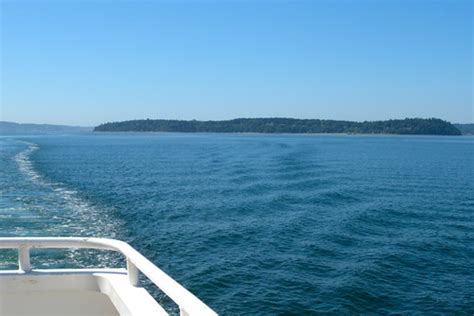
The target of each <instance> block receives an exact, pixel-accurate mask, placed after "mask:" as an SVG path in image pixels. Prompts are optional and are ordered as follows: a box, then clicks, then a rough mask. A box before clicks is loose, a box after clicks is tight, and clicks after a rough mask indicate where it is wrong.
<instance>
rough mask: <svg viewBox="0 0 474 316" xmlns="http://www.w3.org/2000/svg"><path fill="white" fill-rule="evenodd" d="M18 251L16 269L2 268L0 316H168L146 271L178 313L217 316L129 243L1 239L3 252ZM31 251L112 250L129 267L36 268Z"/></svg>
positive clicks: (92, 240)
mask: <svg viewBox="0 0 474 316" xmlns="http://www.w3.org/2000/svg"><path fill="white" fill-rule="evenodd" d="M15 248H16V249H17V250H18V266H19V268H18V270H0V315H2V316H9V315H12V316H13V315H14V316H19V315H48V316H49V315H58V316H59V315H62V316H64V315H90V316H95V315H139V316H147V315H168V314H167V312H166V311H165V310H164V309H163V307H161V306H160V305H159V304H158V302H156V301H155V299H154V298H153V297H152V296H151V295H150V294H149V293H148V292H147V291H146V290H145V289H144V288H143V287H140V286H139V285H138V275H139V273H140V272H141V273H143V274H144V275H145V276H146V277H148V279H150V280H151V281H152V282H153V283H154V284H155V285H156V286H157V287H158V288H159V289H160V290H161V291H163V292H164V293H165V294H166V295H167V296H168V297H169V298H171V299H172V300H173V301H174V302H175V303H176V304H177V305H178V307H179V310H180V314H181V315H183V316H187V315H203V316H214V315H217V314H216V313H215V312H214V311H213V310H212V309H210V308H209V307H208V306H207V305H205V304H204V303H203V302H202V301H200V300H199V299H198V298H197V297H195V296H194V295H193V294H191V293H190V292H189V291H188V290H186V289H185V288H184V287H182V286H181V285H180V284H179V283H177V282H176V281H175V280H173V279H172V278H171V277H170V276H168V275H167V274H166V273H164V272H163V271H161V270H160V269H159V268H157V267H156V266H155V265H154V264H153V263H151V262H150V261H148V260H147V259H146V258H145V257H143V256H142V255H141V254H140V253H138V252H137V251H136V250H135V249H133V248H132V247H130V246H129V245H128V244H126V243H123V242H120V241H117V240H110V239H97V238H73V237H63V238H0V249H15ZM31 248H92V249H105V250H113V251H117V252H120V253H122V254H123V255H124V256H125V258H126V259H127V269H124V268H100V269H32V268H31V266H30V258H29V251H30V249H31Z"/></svg>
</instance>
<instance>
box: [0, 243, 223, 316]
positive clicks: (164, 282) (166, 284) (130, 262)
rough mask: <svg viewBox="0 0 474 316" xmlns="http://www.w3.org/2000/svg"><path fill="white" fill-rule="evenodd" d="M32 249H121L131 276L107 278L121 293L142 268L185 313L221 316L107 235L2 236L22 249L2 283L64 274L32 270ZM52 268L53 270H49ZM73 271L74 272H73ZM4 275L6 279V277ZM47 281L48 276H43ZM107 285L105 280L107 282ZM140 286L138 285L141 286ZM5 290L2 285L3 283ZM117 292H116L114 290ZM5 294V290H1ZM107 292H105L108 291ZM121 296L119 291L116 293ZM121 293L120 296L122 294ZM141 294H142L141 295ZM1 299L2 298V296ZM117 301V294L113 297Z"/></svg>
mask: <svg viewBox="0 0 474 316" xmlns="http://www.w3.org/2000/svg"><path fill="white" fill-rule="evenodd" d="M32 248H88V249H104V250H112V251H117V252H119V253H121V254H123V255H124V256H125V257H126V259H127V274H128V276H127V275H124V273H123V272H122V275H121V277H117V278H116V280H119V281H116V280H115V279H114V280H112V279H111V278H110V276H108V278H106V279H107V282H108V283H107V284H108V285H107V286H108V287H110V288H114V286H112V285H111V284H114V282H115V283H117V282H118V283H117V284H120V286H115V289H120V293H122V294H123V292H124V291H125V290H128V289H127V287H128V288H130V289H131V292H130V293H132V292H133V288H136V285H137V284H138V274H139V271H140V272H142V273H143V274H144V275H145V276H146V277H147V278H148V279H150V280H151V281H152V282H153V283H154V284H155V285H156V286H157V287H158V288H159V289H160V290H161V291H163V292H164V293H165V294H166V295H168V296H169V297H170V298H171V299H172V300H173V301H174V302H175V303H176V304H177V305H178V306H179V308H180V311H181V314H182V315H190V316H194V315H203V316H206V315H217V314H216V313H215V312H214V311H213V310H212V309H210V308H209V307H208V306H207V305H205V304H204V303H203V302H202V301H201V300H199V299H198V298H197V297H196V296H194V295H193V294H192V293H191V292H189V291H188V290H186V289H185V288H184V287H183V286H181V285H180V284H179V283H178V282H176V281H175V280H173V279H172V278H171V277H170V276H168V275H167V274H166V273H165V272H163V271H162V270H160V269H159V268H158V267H156V266H155V265H154V264H153V263H151V262H150V261H149V260H148V259H146V258H145V257H144V256H143V255H141V254H140V253H139V252H138V251H136V250H135V249H134V248H132V247H131V246H130V245H128V244H127V243H125V242H122V241H118V240H113V239H103V238H79V237H27V238H0V249H17V250H18V266H19V270H14V271H0V282H1V280H6V279H5V278H10V279H9V280H10V281H11V277H12V276H17V277H18V276H25V275H26V276H35V277H40V276H48V275H50V273H53V272H55V273H60V272H58V271H56V270H54V271H53V270H35V269H31V264H30V254H29V251H30V249H32ZM48 271H49V272H48ZM59 271H66V270H59ZM68 271H75V272H74V273H76V274H77V273H79V274H82V275H89V276H92V277H95V278H97V276H98V275H99V276H100V272H101V271H102V272H110V271H113V269H112V270H111V269H97V270H94V271H95V272H94V273H92V272H90V271H89V270H87V269H78V270H68ZM88 271H89V272H88ZM71 273H72V272H71ZM123 277H127V282H126V283H127V285H126V286H125V285H124V281H123V280H124V279H123ZM2 278H3V279H2ZM41 280H44V279H41ZM104 284H105V283H104ZM137 289H138V288H137ZM0 290H1V284H0ZM112 292H113V291H112ZM0 293H1V292H0ZM104 293H105V292H104ZM115 295H117V294H115ZM119 296H120V295H119ZM122 297H124V298H125V299H123V300H121V301H120V300H118V299H117V300H116V302H115V303H116V305H117V304H119V303H117V302H122V303H124V304H126V303H127V302H130V299H126V297H128V296H127V295H122ZM137 297H138V296H137ZM0 299H1V298H0ZM111 300H112V302H114V297H113V295H112V297H111ZM115 303H114V304H115Z"/></svg>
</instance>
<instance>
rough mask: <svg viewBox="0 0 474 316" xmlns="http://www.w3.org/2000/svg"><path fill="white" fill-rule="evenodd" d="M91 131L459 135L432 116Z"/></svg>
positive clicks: (152, 124) (135, 123) (165, 124)
mask: <svg viewBox="0 0 474 316" xmlns="http://www.w3.org/2000/svg"><path fill="white" fill-rule="evenodd" d="M94 131H96V132H186V133H300V134H315V133H347V134H411V135H461V132H460V131H459V130H458V129H457V128H456V127H454V126H453V125H452V124H451V123H449V122H446V121H443V120H441V119H436V118H429V119H421V118H406V119H403V120H386V121H365V122H352V121H338V120H319V119H292V118H239V119H233V120H225V121H196V120H190V121H184V120H160V119H156V120H155V119H153V120H152V119H145V120H131V121H123V122H109V123H105V124H101V125H99V126H97V127H95V128H94Z"/></svg>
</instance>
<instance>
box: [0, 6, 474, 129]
mask: <svg viewBox="0 0 474 316" xmlns="http://www.w3.org/2000/svg"><path fill="white" fill-rule="evenodd" d="M0 1H1V0H0ZM472 15H473V6H472V4H471V2H470V1H457V0H452V1H448V0H446V1H431V0H424V1H410V0H403V1H395V0H393V1H390V0H388V1H375V0H372V1H368V0H367V1H362V0H361V1H348V0H340V1H317V0H314V1H192V2H191V1H119V2H114V1H78V2H74V1H67V0H63V1H43V0H37V1H8V0H7V1H2V2H1V15H0V19H1V104H0V120H9V121H18V122H34V123H58V124H75V125H96V124H99V123H101V122H105V121H117V120H126V119H137V118H168V119H202V120H206V119H231V118H236V117H296V118H322V119H344V120H357V121H360V120H378V119H389V118H405V117H439V118H442V119H446V120H449V121H452V122H473V121H474V117H473V104H472V101H473V81H472V73H473V56H472V40H473V25H472Z"/></svg>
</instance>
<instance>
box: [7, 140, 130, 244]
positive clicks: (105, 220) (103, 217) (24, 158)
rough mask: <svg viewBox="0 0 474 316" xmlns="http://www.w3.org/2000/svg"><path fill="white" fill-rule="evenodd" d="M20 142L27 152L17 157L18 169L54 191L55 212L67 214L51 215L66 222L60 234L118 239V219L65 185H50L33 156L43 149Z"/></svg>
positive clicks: (63, 222) (53, 206) (15, 158)
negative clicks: (36, 165)
mask: <svg viewBox="0 0 474 316" xmlns="http://www.w3.org/2000/svg"><path fill="white" fill-rule="evenodd" d="M19 142H21V143H23V144H26V145H27V148H26V149H25V150H23V151H21V152H20V153H18V154H17V155H16V156H15V157H14V160H15V161H16V163H17V165H18V169H19V170H20V172H21V173H22V174H24V175H25V176H26V177H27V178H28V180H30V181H32V182H33V183H35V184H37V185H39V186H41V187H42V188H44V189H46V190H49V191H51V193H52V194H53V195H54V196H55V197H57V198H54V199H53V201H52V204H53V205H51V208H52V209H61V210H63V211H62V212H61V213H56V214H55V213H52V214H49V215H50V216H51V217H50V218H51V219H54V220H60V221H62V224H59V225H58V226H57V227H56V229H57V230H58V231H59V232H61V231H65V230H66V231H71V234H73V235H76V236H95V237H100V236H104V237H109V238H114V237H116V231H117V228H118V227H117V225H118V226H120V224H121V223H118V222H117V219H116V218H112V217H111V215H110V214H109V213H108V212H107V211H106V210H99V209H98V208H97V207H94V206H93V205H91V204H90V203H89V202H87V201H86V200H84V199H82V198H81V197H80V196H79V195H78V192H77V191H75V190H71V189H69V188H67V187H66V186H65V185H64V184H63V183H60V182H55V181H50V180H48V179H47V178H45V177H44V176H42V175H41V174H40V173H39V172H38V171H37V170H36V169H35V167H34V164H33V162H32V160H31V156H32V154H33V153H34V152H36V151H37V150H39V149H40V147H39V146H38V145H37V144H34V143H31V142H26V141H19ZM56 204H57V205H56ZM55 205H56V207H55ZM56 229H55V230H56ZM52 233H53V232H52Z"/></svg>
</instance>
